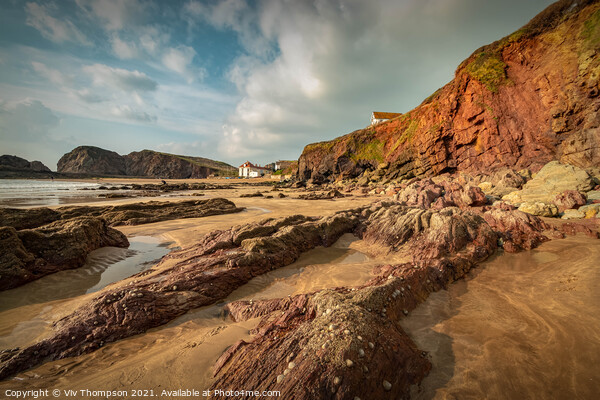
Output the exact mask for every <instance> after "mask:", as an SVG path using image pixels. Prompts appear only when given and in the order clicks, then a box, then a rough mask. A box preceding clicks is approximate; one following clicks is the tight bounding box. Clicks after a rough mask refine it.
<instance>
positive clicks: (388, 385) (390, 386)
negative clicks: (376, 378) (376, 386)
mask: <svg viewBox="0 0 600 400" xmlns="http://www.w3.org/2000/svg"><path fill="white" fill-rule="evenodd" d="M383 388H384V389H385V391H386V392H389V391H390V390H392V384H391V383H389V382H388V381H383Z"/></svg>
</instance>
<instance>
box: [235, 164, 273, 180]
mask: <svg viewBox="0 0 600 400" xmlns="http://www.w3.org/2000/svg"><path fill="white" fill-rule="evenodd" d="M270 172H271V170H270V169H269V168H264V167H260V166H257V165H254V164H252V163H251V162H250V161H246V162H245V163H243V164H242V165H240V166H239V176H240V178H258V177H259V176H264V175H266V174H268V173H270Z"/></svg>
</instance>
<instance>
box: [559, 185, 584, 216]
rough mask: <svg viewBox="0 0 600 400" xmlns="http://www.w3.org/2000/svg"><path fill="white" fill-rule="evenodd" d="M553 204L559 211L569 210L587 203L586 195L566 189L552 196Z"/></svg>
mask: <svg viewBox="0 0 600 400" xmlns="http://www.w3.org/2000/svg"><path fill="white" fill-rule="evenodd" d="M554 204H555V205H556V206H557V207H558V211H559V212H563V211H565V210H570V209H572V208H579V207H581V206H584V205H586V204H587V197H586V195H585V194H583V193H581V192H578V191H576V190H566V191H564V192H562V193H560V194H558V195H556V197H555V198H554Z"/></svg>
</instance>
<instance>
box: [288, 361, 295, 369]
mask: <svg viewBox="0 0 600 400" xmlns="http://www.w3.org/2000/svg"><path fill="white" fill-rule="evenodd" d="M295 366H296V363H295V362H293V361H291V362H290V363H289V364H288V368H289V369H294V367H295Z"/></svg>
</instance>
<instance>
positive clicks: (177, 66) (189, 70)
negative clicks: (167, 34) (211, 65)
mask: <svg viewBox="0 0 600 400" xmlns="http://www.w3.org/2000/svg"><path fill="white" fill-rule="evenodd" d="M195 56H196V51H195V50H194V49H193V48H192V47H189V46H183V45H182V46H178V47H177V48H169V49H167V50H166V51H165V53H164V54H163V57H162V63H163V65H164V66H165V67H167V68H168V69H170V70H171V71H174V72H177V73H178V74H179V75H181V76H183V77H184V78H185V79H186V80H187V81H188V83H192V82H194V81H196V80H200V81H201V80H202V79H204V75H205V71H204V70H203V69H199V68H195V67H193V65H192V62H193V61H194V57H195Z"/></svg>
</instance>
